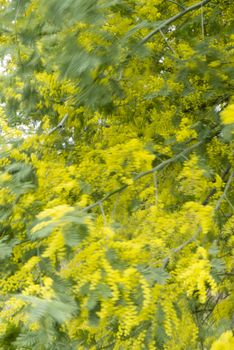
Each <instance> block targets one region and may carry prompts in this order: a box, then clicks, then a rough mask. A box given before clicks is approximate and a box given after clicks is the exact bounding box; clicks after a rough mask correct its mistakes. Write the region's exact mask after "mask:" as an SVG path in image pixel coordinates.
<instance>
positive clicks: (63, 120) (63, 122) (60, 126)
mask: <svg viewBox="0 0 234 350" xmlns="http://www.w3.org/2000/svg"><path fill="white" fill-rule="evenodd" d="M67 118H68V114H65V116H64V117H63V119H62V120H61V121H60V122H59V123H58V125H57V126H55V127H54V128H53V129H51V130H50V131H49V132H48V135H51V134H52V133H53V132H55V131H56V130H58V129H61V128H62V127H63V125H64V124H65V122H66V120H67Z"/></svg>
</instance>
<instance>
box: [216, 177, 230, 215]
mask: <svg viewBox="0 0 234 350" xmlns="http://www.w3.org/2000/svg"><path fill="white" fill-rule="evenodd" d="M233 176H234V170H233V171H232V172H231V174H230V176H229V178H228V181H227V183H226V186H225V188H224V191H223V194H222V196H221V197H220V198H219V200H218V202H217V204H216V206H215V208H214V211H217V210H218V209H219V207H220V205H221V204H222V201H223V200H224V198H225V197H226V195H227V191H228V189H229V187H230V186H231V183H232V178H233Z"/></svg>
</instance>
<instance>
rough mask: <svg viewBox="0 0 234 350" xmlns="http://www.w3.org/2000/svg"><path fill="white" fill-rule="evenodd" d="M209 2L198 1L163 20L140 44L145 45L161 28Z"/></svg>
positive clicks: (204, 0) (208, 0) (207, 0)
mask: <svg viewBox="0 0 234 350" xmlns="http://www.w3.org/2000/svg"><path fill="white" fill-rule="evenodd" d="M210 1H211V0H203V1H200V2H198V3H196V4H194V5H192V6H189V7H187V8H185V9H184V10H183V11H181V12H179V13H177V15H175V16H173V17H171V18H168V19H167V20H165V21H164V22H163V23H162V24H160V25H159V26H158V27H157V28H155V29H154V30H152V32H150V33H149V34H148V35H146V36H145V37H144V38H143V39H142V40H141V44H145V43H146V42H147V41H148V40H149V39H150V38H151V37H152V36H153V35H155V34H157V33H158V32H160V30H162V29H163V28H165V27H167V26H168V25H169V24H171V23H173V22H175V21H176V20H177V19H179V18H181V17H183V16H184V15H185V14H186V13H188V12H191V11H195V10H197V9H198V8H200V7H202V6H204V5H206V4H208V2H210Z"/></svg>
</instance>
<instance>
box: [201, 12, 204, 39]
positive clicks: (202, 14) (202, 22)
mask: <svg viewBox="0 0 234 350" xmlns="http://www.w3.org/2000/svg"><path fill="white" fill-rule="evenodd" d="M201 30H202V38H203V39H205V27H204V11H203V5H202V6H201Z"/></svg>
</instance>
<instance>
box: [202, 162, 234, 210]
mask: <svg viewBox="0 0 234 350" xmlns="http://www.w3.org/2000/svg"><path fill="white" fill-rule="evenodd" d="M230 169H231V165H230V164H228V166H227V167H226V169H225V170H224V172H223V174H222V176H221V179H222V180H224V179H225V177H226V175H227V174H228V173H229V171H230ZM216 192H217V189H216V188H215V187H214V188H212V189H211V190H210V193H208V195H207V197H206V198H205V199H204V201H203V202H202V205H206V204H208V202H209V200H210V198H211V197H212V196H213V195H214V194H215V193H216Z"/></svg>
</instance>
